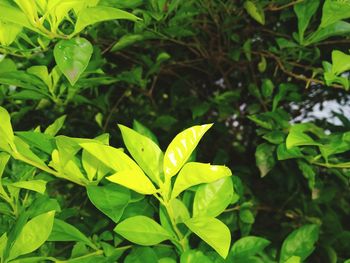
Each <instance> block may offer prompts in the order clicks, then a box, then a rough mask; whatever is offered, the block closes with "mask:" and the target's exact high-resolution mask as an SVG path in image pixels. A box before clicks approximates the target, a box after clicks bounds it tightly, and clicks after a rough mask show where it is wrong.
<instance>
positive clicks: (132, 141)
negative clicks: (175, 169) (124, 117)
mask: <svg viewBox="0 0 350 263" xmlns="http://www.w3.org/2000/svg"><path fill="white" fill-rule="evenodd" d="M118 126H119V128H120V130H121V132H122V136H123V141H124V144H125V146H126V148H127V149H128V151H129V153H130V154H131V156H132V157H133V158H134V160H135V161H136V162H137V163H138V165H140V167H141V168H142V169H143V170H144V171H145V173H146V174H147V175H148V177H149V178H150V179H151V180H152V181H153V182H155V183H157V184H158V185H159V184H160V183H161V180H160V173H161V169H162V162H163V152H162V151H161V149H160V148H159V146H158V145H157V144H156V143H155V142H153V141H152V140H151V139H149V138H147V137H146V136H143V135H141V134H139V133H138V132H136V131H134V130H132V129H130V128H128V127H126V126H124V125H118Z"/></svg>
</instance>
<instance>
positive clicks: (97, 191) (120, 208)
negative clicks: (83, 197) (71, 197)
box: [87, 184, 130, 223]
mask: <svg viewBox="0 0 350 263" xmlns="http://www.w3.org/2000/svg"><path fill="white" fill-rule="evenodd" d="M87 194H88V197H89V199H90V201H91V202H92V203H93V204H94V206H96V208H97V209H98V210H100V211H101V212H102V213H104V214H105V215H107V216H108V217H109V218H110V219H112V220H113V221H114V222H115V223H117V222H118V221H119V219H120V218H121V216H122V214H123V212H124V209H125V207H126V206H127V205H128V203H129V201H130V191H129V190H128V189H125V188H123V187H120V186H118V185H115V184H108V185H106V186H87Z"/></svg>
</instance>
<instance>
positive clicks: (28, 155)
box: [13, 136, 46, 167]
mask: <svg viewBox="0 0 350 263" xmlns="http://www.w3.org/2000/svg"><path fill="white" fill-rule="evenodd" d="M14 143H15V146H16V149H17V152H16V153H15V155H14V156H13V157H14V158H16V159H19V160H24V161H26V160H30V161H32V162H34V163H36V164H38V165H40V166H41V167H46V164H45V163H44V161H43V160H42V159H41V158H39V157H38V156H37V155H36V154H34V153H33V152H32V150H31V149H30V147H29V145H28V144H27V143H26V142H24V141H23V140H22V139H21V138H19V137H18V136H15V138H14Z"/></svg>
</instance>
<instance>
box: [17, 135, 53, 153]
mask: <svg viewBox="0 0 350 263" xmlns="http://www.w3.org/2000/svg"><path fill="white" fill-rule="evenodd" d="M16 135H17V136H18V137H20V138H21V139H22V140H24V141H25V142H26V143H28V144H29V145H31V146H32V147H36V148H37V149H39V150H41V151H43V152H45V153H47V154H50V155H51V153H52V151H53V150H54V149H55V142H54V138H53V137H52V136H50V135H47V134H45V133H41V132H30V131H28V132H26V131H25V132H16Z"/></svg>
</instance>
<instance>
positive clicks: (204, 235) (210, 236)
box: [184, 217, 231, 258]
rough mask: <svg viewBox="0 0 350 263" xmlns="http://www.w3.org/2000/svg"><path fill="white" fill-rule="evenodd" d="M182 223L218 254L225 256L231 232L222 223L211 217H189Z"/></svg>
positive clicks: (228, 247)
mask: <svg viewBox="0 0 350 263" xmlns="http://www.w3.org/2000/svg"><path fill="white" fill-rule="evenodd" d="M184 223H185V225H186V226H187V227H188V228H189V229H190V230H191V231H192V232H193V233H195V234H196V235H197V236H199V237H200V238H201V239H202V240H203V241H204V242H206V243H207V244H208V245H209V246H211V247H212V248H213V249H214V250H215V251H216V252H218V253H219V255H220V256H222V257H223V258H226V256H227V254H228V252H229V249H230V243H231V233H230V230H229V229H228V227H227V226H226V225H225V224H224V223H222V222H221V221H220V220H218V219H216V218H213V217H196V218H191V219H189V220H187V221H185V222H184Z"/></svg>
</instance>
